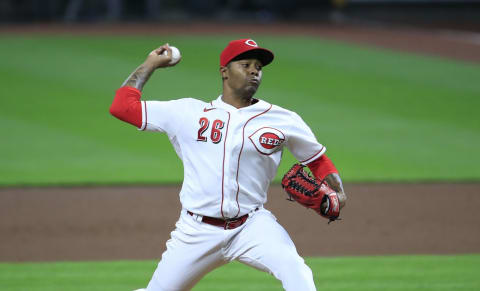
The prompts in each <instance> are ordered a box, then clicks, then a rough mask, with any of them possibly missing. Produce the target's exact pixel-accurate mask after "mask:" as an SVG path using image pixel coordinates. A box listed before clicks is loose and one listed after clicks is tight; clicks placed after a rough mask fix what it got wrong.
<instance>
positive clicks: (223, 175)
mask: <svg viewBox="0 0 480 291" xmlns="http://www.w3.org/2000/svg"><path fill="white" fill-rule="evenodd" d="M227 113H228V120H227V130H226V132H225V139H224V140H223V163H222V204H221V206H220V213H222V217H223V218H225V216H224V215H223V197H224V192H223V181H224V179H225V147H226V144H227V136H228V126H229V125H230V112H228V111H227Z"/></svg>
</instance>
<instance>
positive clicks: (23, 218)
mask: <svg viewBox="0 0 480 291" xmlns="http://www.w3.org/2000/svg"><path fill="white" fill-rule="evenodd" d="M219 29H220V28H219V27H218V25H217V26H215V25H208V24H206V25H199V24H196V25H194V26H189V25H183V26H176V27H175V28H173V27H165V26H159V25H156V26H153V25H146V24H142V25H122V26H118V25H117V26H102V27H98V26H97V25H91V26H80V27H78V26H58V25H57V26H48V25H47V26H45V25H44V26H41V25H40V26H39V25H35V26H0V34H14V35H17V34H23V33H28V34H31V33H42V34H57V33H69V34H70V33H77V34H80V33H81V34H119V33H124V34H138V32H139V31H140V34H146V33H151V34H168V33H170V34H176V33H183V34H185V33H187V34H197V33H232V32H242V33H245V32H248V33H250V32H252V31H253V32H254V33H255V34H261V33H272V34H279V33H282V34H284V33H290V34H308V35H317V36H319V37H323V38H328V39H336V40H341V41H346V42H351V43H360V44H365V45H371V46H381V47H385V48H389V49H394V50H400V51H409V52H415V53H421V54H429V55H435V56H440V57H446V58H454V59H459V60H464V61H471V62H480V38H479V36H478V34H473V33H466V32H452V31H425V30H414V29H412V28H408V29H402V28H388V29H387V28H379V27H348V26H329V25H323V26H321V25H276V26H258V25H257V26H245V25H243V26H234V25H232V26H228V27H221V31H220V30H219ZM346 191H347V193H348V194H349V201H348V205H347V207H346V208H345V210H344V212H343V213H342V217H343V220H342V221H340V222H336V223H333V224H331V225H327V224H326V221H325V220H323V219H322V218H320V217H318V215H316V214H314V213H313V212H312V211H307V210H306V209H304V208H302V207H300V206H299V205H297V204H294V203H289V202H287V201H285V194H284V193H283V192H282V190H281V189H280V188H279V187H278V186H274V187H272V188H271V191H270V193H269V202H268V203H267V205H266V208H268V209H270V210H271V211H272V212H273V213H274V214H275V215H276V216H277V218H278V220H279V221H280V223H281V224H282V225H283V226H284V227H285V228H286V229H287V231H288V232H289V233H290V235H291V237H292V238H293V240H294V241H295V243H296V245H297V248H298V250H299V252H300V253H301V254H302V255H321V256H332V255H367V254H444V253H480V228H479V226H480V212H479V211H478V205H480V184H479V183H476V184H475V183H472V184H447V183H444V184H442V183H440V184H407V185H403V184H347V185H346ZM178 192H179V187H178V186H169V187H160V186H157V187H154V186H149V187H147V186H145V187H141V186H140V187H71V188H67V187H64V188H62V187H56V188H0V238H1V243H0V261H56V260H110V259H158V258H159V257H160V255H161V253H162V252H163V250H164V247H165V242H166V240H167V239H168V238H169V232H170V231H171V230H172V229H173V227H174V223H175V221H176V220H177V218H178V215H179V210H180V203H179V201H178Z"/></svg>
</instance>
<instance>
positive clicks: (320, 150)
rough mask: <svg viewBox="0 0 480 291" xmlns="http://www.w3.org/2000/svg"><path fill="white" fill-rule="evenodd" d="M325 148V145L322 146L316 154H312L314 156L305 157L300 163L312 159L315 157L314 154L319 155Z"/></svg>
mask: <svg viewBox="0 0 480 291" xmlns="http://www.w3.org/2000/svg"><path fill="white" fill-rule="evenodd" d="M324 148H325V147H324V146H322V148H321V149H320V150H319V151H318V152H316V153H315V154H314V155H312V156H311V157H309V158H308V159H305V160H303V161H300V163H304V162H306V161H308V160H310V159H311V158H313V157H314V156H316V155H318V153H319V152H321V151H323V149H324Z"/></svg>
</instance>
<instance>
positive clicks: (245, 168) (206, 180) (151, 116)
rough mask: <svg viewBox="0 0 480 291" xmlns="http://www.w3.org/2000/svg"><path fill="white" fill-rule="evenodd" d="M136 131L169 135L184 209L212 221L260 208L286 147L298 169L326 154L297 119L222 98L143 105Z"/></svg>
mask: <svg viewBox="0 0 480 291" xmlns="http://www.w3.org/2000/svg"><path fill="white" fill-rule="evenodd" d="M141 130H149V131H160V132H165V133H166V134H167V135H168V138H169V139H170V142H171V143H172V145H173V147H174V148H175V151H176V153H177V155H178V156H179V157H180V159H181V160H182V161H183V167H184V181H183V185H182V190H181V192H180V201H181V203H182V206H183V208H184V209H187V210H189V211H191V212H193V213H196V214H200V215H204V216H211V217H224V218H233V217H237V216H241V215H244V214H246V213H249V212H251V211H252V210H254V209H255V208H257V207H261V206H262V205H263V204H264V203H265V202H266V201H267V191H268V187H269V185H270V183H271V181H272V180H273V178H274V177H275V175H276V173H277V168H278V165H279V163H280V160H281V157H282V151H283V149H284V147H285V146H286V147H287V148H288V149H289V150H290V152H291V153H292V154H293V155H294V156H295V158H296V159H298V160H299V161H300V162H301V163H303V164H308V163H309V162H311V161H313V160H315V159H317V158H319V157H320V156H321V155H322V154H323V153H324V152H325V147H324V146H323V145H321V144H320V143H318V141H317V139H316V138H315V136H314V134H313V133H312V131H311V130H310V128H309V127H308V126H307V125H306V124H305V122H304V121H303V120H302V119H301V118H300V117H299V116H298V115H297V114H296V113H294V112H292V111H289V110H286V109H284V108H281V107H279V106H276V105H272V104H269V103H267V102H265V101H262V100H258V102H256V103H255V104H253V105H250V106H247V107H243V108H240V109H237V108H235V107H233V106H232V105H230V104H227V103H225V102H223V101H222V98H221V96H220V97H218V98H217V99H216V100H213V101H212V102H210V103H206V102H203V101H200V100H197V99H193V98H184V99H178V100H171V101H142V127H141Z"/></svg>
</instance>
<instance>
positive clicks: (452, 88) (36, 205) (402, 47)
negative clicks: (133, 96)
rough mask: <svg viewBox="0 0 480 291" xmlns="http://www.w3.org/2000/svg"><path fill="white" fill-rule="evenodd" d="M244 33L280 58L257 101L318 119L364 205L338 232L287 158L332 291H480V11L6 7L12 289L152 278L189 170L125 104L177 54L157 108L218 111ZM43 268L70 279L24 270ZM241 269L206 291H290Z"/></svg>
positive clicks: (2, 180)
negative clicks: (150, 68)
mask: <svg viewBox="0 0 480 291" xmlns="http://www.w3.org/2000/svg"><path fill="white" fill-rule="evenodd" d="M245 37H251V38H253V39H255V41H257V43H259V45H261V46H263V47H266V48H269V49H271V50H272V51H273V52H274V53H275V60H274V62H273V63H272V64H270V65H269V66H267V67H265V68H264V74H263V81H262V85H261V87H260V88H259V91H258V92H257V95H256V96H257V97H258V98H261V99H264V100H266V101H267V102H270V103H273V104H277V105H279V106H282V107H285V108H288V109H291V110H293V111H296V112H297V113H298V114H299V115H300V116H301V117H302V118H303V119H304V120H305V121H306V123H307V124H308V125H309V126H310V127H311V128H312V130H313V132H314V133H315V135H316V136H317V138H318V140H319V141H320V142H321V143H322V144H324V145H326V147H327V153H328V155H329V157H330V158H331V159H332V160H333V162H334V163H335V165H336V166H337V168H338V169H339V171H340V173H341V176H342V179H343V181H344V182H345V188H346V192H347V194H348V195H349V201H348V203H347V207H346V208H345V211H343V212H342V218H343V220H342V221H340V222H338V223H332V224H330V225H327V224H326V223H324V222H325V221H323V220H321V219H320V218H319V217H318V215H316V214H315V213H313V212H312V211H306V210H305V209H304V208H302V207H300V206H299V205H293V204H292V203H287V202H286V201H285V193H284V192H283V191H282V189H281V187H280V186H279V185H278V181H279V179H280V178H281V177H282V176H283V173H285V172H286V171H287V169H288V168H289V167H290V166H291V165H292V163H294V162H295V160H294V158H293V157H292V155H291V154H289V153H288V151H285V153H284V156H283V160H282V163H281V165H280V167H279V170H278V173H277V176H276V179H275V180H274V183H273V185H272V187H271V188H270V190H269V198H268V199H269V200H268V203H267V204H266V207H267V208H268V209H270V210H272V212H273V213H274V214H275V215H276V217H277V218H278V220H279V221H280V223H281V224H282V225H283V226H284V227H285V228H286V230H287V231H288V232H289V233H290V234H291V236H292V238H293V240H294V241H295V243H296V246H297V249H298V251H299V252H300V254H301V255H302V256H309V257H308V258H307V262H308V263H309V265H310V266H311V268H312V270H313V272H314V274H315V280H316V282H317V286H318V287H319V289H321V290H334V291H335V290H338V291H340V290H356V291H358V290H368V291H372V290H378V291H389V290H392V291H393V290H410V291H417V290H419V291H420V290H432V291H433V290H465V291H467V290H469V291H470V290H480V279H479V278H480V276H479V270H480V255H479V254H480V227H479V226H480V212H479V211H478V206H479V205H480V183H479V181H480V166H479V165H480V155H479V154H478V149H479V148H480V115H479V114H478V111H479V110H478V109H479V108H480V98H479V97H480V82H479V80H480V1H474V0H470V1H467V0H456V1H453V0H452V1H449V0H417V1H416V0H331V1H326V0H324V1H313V0H300V1H285V0H276V1H275V0H245V1H241V0H157V1H155V0H139V1H133V0H132V1H128V0H123V1H122V0H97V1H94V0H63V1H62V0H42V1H41V0H30V1H29V0H0V261H1V262H2V263H0V289H1V290H2V291H4V290H8V291H20V290H22V291H24V290H50V291H51V290H54V291H66V290H67V291H68V290H102V291H110V290H112V291H113V290H116V291H118V290H133V289H136V288H140V287H141V286H144V285H145V284H146V282H148V280H149V278H150V276H151V274H152V272H153V270H154V268H155V264H156V261H157V260H158V258H159V257H160V255H161V252H162V251H163V249H164V246H165V241H166V240H167V239H168V238H169V236H170V231H171V230H172V228H173V226H174V224H175V221H176V219H177V217H178V213H179V210H180V208H181V206H180V203H179V199H178V192H179V191H180V187H181V186H180V185H181V182H182V179H183V166H182V163H181V161H180V160H179V158H178V157H177V156H176V154H175V152H174V151H173V148H172V146H171V144H170V141H169V140H168V138H167V137H166V136H165V135H162V134H158V133H151V132H139V131H138V130H136V129H135V128H134V127H132V126H131V125H128V124H125V123H122V122H120V121H118V120H116V119H115V118H114V117H112V116H111V115H110V114H109V112H108V109H109V107H110V104H111V102H112V99H113V96H114V94H115V90H117V89H118V88H119V87H120V86H121V84H122V83H123V81H124V80H125V79H126V78H127V76H128V75H129V74H130V72H132V71H133V70H134V69H135V68H136V67H137V66H138V65H139V64H141V63H142V62H143V61H144V59H145V56H146V55H147V54H148V52H150V51H151V50H152V49H154V48H156V47H158V46H159V45H161V44H163V43H166V42H168V43H170V44H171V45H174V46H176V47H178V48H179V49H180V51H181V53H182V61H181V62H180V63H179V64H178V65H177V66H175V67H173V68H169V69H165V70H161V71H158V72H155V74H154V75H153V76H152V77H151V79H150V81H149V82H148V84H147V85H146V86H145V88H144V90H143V97H142V98H144V99H145V100H169V99H178V98H183V97H190V96H191V97H194V98H198V99H201V100H204V101H210V100H212V99H215V98H217V96H218V95H219V94H220V92H221V81H220V78H219V72H218V68H219V54H220V52H221V51H222V49H223V48H224V47H225V46H226V44H227V43H228V42H229V41H230V40H232V39H239V38H245ZM447 254H448V256H447ZM378 255H382V256H378ZM398 255H401V256H398ZM358 256H362V257H358ZM326 257H330V258H326ZM125 259H128V260H145V261H139V262H132V261H124V262H119V261H118V260H125ZM98 260H104V261H107V262H101V263H97V262H92V263H76V262H75V263H71V262H65V263H58V261H98ZM32 261H54V262H56V263H51V264H28V263H22V264H18V263H10V262H32ZM5 262H6V263H5ZM232 268H233V269H232ZM232 268H230V266H229V267H226V268H221V269H219V272H218V273H214V274H213V275H212V276H211V277H207V278H206V279H205V280H202V281H201V284H200V286H199V287H198V289H195V290H209V291H211V290H222V291H224V290H238V286H240V285H241V286H242V289H244V290H279V289H280V288H281V287H280V286H279V285H278V282H276V281H275V280H274V279H273V278H272V277H268V274H264V273H260V272H256V271H255V270H251V271H252V273H247V271H246V270H245V269H241V268H246V267H244V266H240V265H233V267H232ZM117 271H118V272H117ZM244 272H245V273H244ZM255 272H256V273H255ZM239 274H241V275H239ZM243 274H245V275H243ZM259 274H260V275H259ZM263 275H264V277H260V276H263ZM265 276H267V277H265ZM246 277H248V278H249V280H245V278H246ZM86 278H88V279H86ZM219 278H220V279H219ZM222 278H223V281H222ZM252 278H254V279H252ZM267 279H268V280H270V281H266V280H267ZM218 282H223V283H222V284H218ZM247 282H249V283H248V284H253V285H248V286H247ZM255 282H257V283H258V285H255V284H257V283H255ZM265 282H268V283H265ZM263 283H265V284H263ZM228 284H230V285H228ZM275 284H277V285H275ZM244 286H245V288H243V287H244ZM272 286H273V287H272Z"/></svg>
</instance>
